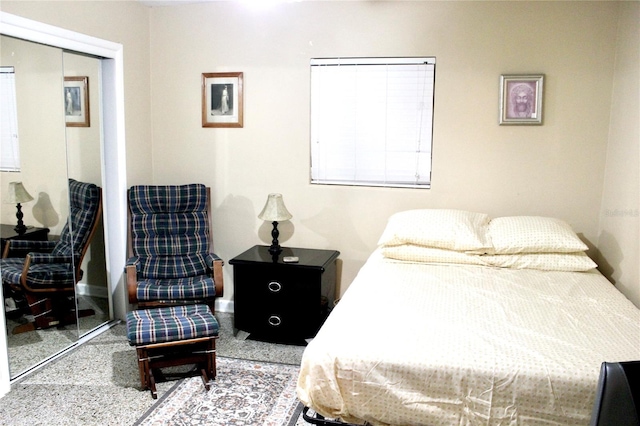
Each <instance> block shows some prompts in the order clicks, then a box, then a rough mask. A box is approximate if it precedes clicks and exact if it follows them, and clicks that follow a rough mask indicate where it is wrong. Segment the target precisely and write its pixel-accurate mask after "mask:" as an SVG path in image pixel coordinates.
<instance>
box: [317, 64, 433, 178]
mask: <svg viewBox="0 0 640 426" xmlns="http://www.w3.org/2000/svg"><path fill="white" fill-rule="evenodd" d="M434 79H435V58H335V59H312V60H311V182H312V183H318V184H337V185H363V186H392V187H411V188H429V187H430V185H431V137H432V133H433V132H432V124H433V91H434Z"/></svg>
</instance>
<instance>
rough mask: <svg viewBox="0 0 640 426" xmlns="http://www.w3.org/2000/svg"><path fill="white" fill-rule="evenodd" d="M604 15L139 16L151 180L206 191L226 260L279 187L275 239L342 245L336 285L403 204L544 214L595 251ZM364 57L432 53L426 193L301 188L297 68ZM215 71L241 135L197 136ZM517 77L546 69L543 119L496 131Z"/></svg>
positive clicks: (237, 9) (214, 12) (285, 11)
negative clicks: (231, 88) (233, 80)
mask: <svg viewBox="0 0 640 426" xmlns="http://www.w3.org/2000/svg"><path fill="white" fill-rule="evenodd" d="M617 8H618V5H617V4H616V3H610V2H602V3H598V2H595V3H593V2H589V3H586V2H568V3H562V2H531V3H529V2H302V3H288V4H283V5H280V6H277V7H273V8H270V9H263V10H259V11H258V10H256V11H251V10H248V9H247V8H246V7H245V6H243V5H240V4H236V3H229V2H214V3H207V4H196V5H183V6H179V7H158V8H153V9H152V10H151V37H150V40H151V69H152V75H153V82H152V87H151V89H152V98H151V99H152V101H151V103H152V105H153V113H152V129H153V158H154V162H153V168H154V170H153V174H154V180H155V181H156V182H159V183H172V182H173V183H185V182H190V181H202V182H204V183H206V184H207V185H210V186H212V187H213V189H214V191H213V198H214V200H213V204H214V206H215V210H216V214H215V224H214V228H215V231H216V233H217V235H216V242H217V251H218V252H219V254H220V255H221V256H222V257H223V258H224V259H229V258H231V257H233V256H235V255H237V254H238V253H240V252H242V251H243V250H245V249H247V248H248V247H250V246H252V245H253V244H257V243H265V244H266V243H268V242H269V241H270V239H269V235H268V228H269V226H268V225H266V224H263V223H261V221H259V220H258V219H257V217H256V216H257V215H258V213H259V212H260V210H261V208H262V206H263V203H264V201H265V199H266V196H267V194H268V193H269V192H281V193H282V194H283V196H284V200H285V202H286V204H287V207H288V209H289V210H290V211H291V213H292V214H293V219H292V220H291V222H290V223H283V224H282V225H281V226H280V228H281V237H282V238H281V240H282V241H281V242H284V244H285V245H289V246H299V247H300V246H301V247H314V248H332V249H337V250H340V251H341V253H342V255H341V258H342V259H343V261H344V267H343V275H342V280H343V289H344V288H345V287H346V286H347V284H348V283H349V282H351V280H352V279H353V277H354V276H355V274H356V272H357V270H358V269H359V268H360V267H361V265H362V264H363V262H364V261H365V260H366V258H367V256H368V255H369V254H370V253H371V251H372V250H373V249H374V248H375V245H376V241H377V238H378V236H379V235H380V233H381V231H382V229H383V227H384V225H385V222H386V219H387V217H388V216H389V215H390V214H392V213H393V212H396V211H399V210H404V209H410V208H419V207H447V208H462V209H469V210H474V211H482V212H487V213H489V214H491V215H493V216H502V215H512V214H535V215H548V216H557V217H561V218H563V219H565V220H567V221H568V222H569V223H571V225H573V226H574V228H575V229H576V230H577V232H579V233H580V234H582V236H583V237H584V238H585V239H586V240H587V242H589V244H591V245H594V244H595V242H596V240H597V237H598V220H599V219H598V218H599V214H600V200H601V197H602V191H603V181H604V168H605V157H606V148H607V136H608V131H609V112H610V106H611V105H610V98H611V90H612V81H613V61H614V58H615V52H616V50H615V42H616V25H617V19H618V14H617ZM345 17H357V19H347V20H345ZM345 22H348V25H346V24H345ZM367 55H371V56H400V55H408V56H412V55H413V56H418V55H433V56H436V58H437V69H436V88H435V93H436V95H435V96H436V101H435V119H434V122H435V124H434V145H433V153H434V154H433V155H434V158H433V186H432V189H430V190H410V189H384V188H356V187H327V186H312V185H310V184H309V183H308V182H309V146H308V145H309V59H310V58H314V57H327V56H367ZM222 71H242V72H244V83H245V111H244V122H245V125H244V128H242V129H209V128H207V129H203V128H202V127H201V123H200V107H201V104H200V95H201V92H200V79H201V73H203V72H222ZM529 72H540V73H544V74H545V75H546V80H545V85H546V90H545V92H546V93H545V104H544V125H543V126H498V124H497V122H498V108H499V105H498V98H499V78H500V74H503V73H529ZM336 96H338V100H339V94H336ZM227 278H230V270H229V268H228V267H227ZM231 282H232V281H231V280H230V279H228V281H227V283H228V284H230V283H231ZM227 288H228V289H230V286H227ZM230 293H231V292H230V291H228V292H227V293H226V296H225V297H229V296H230Z"/></svg>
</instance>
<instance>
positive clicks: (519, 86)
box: [500, 74, 544, 125]
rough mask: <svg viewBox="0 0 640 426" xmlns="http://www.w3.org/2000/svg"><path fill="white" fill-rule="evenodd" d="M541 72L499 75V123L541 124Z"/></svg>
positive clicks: (542, 76) (542, 77) (542, 79)
mask: <svg viewBox="0 0 640 426" xmlns="http://www.w3.org/2000/svg"><path fill="white" fill-rule="evenodd" d="M543 83H544V75H543V74H523V75H502V76H500V124H501V125H502V124H542V89H543Z"/></svg>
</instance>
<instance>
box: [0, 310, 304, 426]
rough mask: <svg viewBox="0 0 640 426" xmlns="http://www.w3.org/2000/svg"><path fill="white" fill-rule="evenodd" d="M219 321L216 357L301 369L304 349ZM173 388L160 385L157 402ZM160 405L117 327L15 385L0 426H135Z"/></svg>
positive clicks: (1, 406)
mask: <svg viewBox="0 0 640 426" xmlns="http://www.w3.org/2000/svg"><path fill="white" fill-rule="evenodd" d="M216 316H217V317H218V321H219V323H220V339H219V340H218V342H217V351H218V356H220V357H229V358H238V359H250V360H258V361H266V362H276V363H287V364H293V365H299V363H300V359H301V357H302V352H303V351H304V347H302V346H292V345H278V344H272V343H266V342H259V341H253V340H243V339H241V338H238V337H235V336H234V335H233V325H232V324H233V317H232V314H227V313H217V314H216ZM175 384H176V382H175V381H168V382H161V383H158V385H157V389H158V396H159V398H161V397H162V395H164V393H166V392H167V390H169V389H170V388H171V387H172V386H174V385H175ZM156 402H157V401H156V400H153V399H152V398H151V395H150V393H149V392H148V391H141V390H140V381H139V374H138V366H137V361H136V354H135V350H134V348H133V347H131V346H129V344H128V342H127V338H126V331H125V326H124V325H123V324H119V325H116V326H114V327H113V328H111V329H109V330H108V331H106V332H105V333H103V334H101V335H100V336H98V337H96V338H94V339H92V340H91V341H89V342H87V343H85V344H83V345H82V346H80V347H79V348H78V349H76V350H74V351H72V352H70V353H69V354H67V355H65V356H64V357H62V358H60V359H58V360H56V361H54V362H52V363H51V364H49V365H47V366H45V367H44V368H42V369H40V370H39V371H37V372H35V373H33V374H31V375H29V376H27V377H25V378H24V379H22V380H20V382H19V383H16V384H14V385H13V386H12V390H11V392H9V394H8V395H6V396H5V397H3V398H2V399H0V425H16V426H20V425H25V426H26V425H30V426H31V425H51V426H55V425H65V426H72V425H78V426H80V425H82V426H90V425H96V426H97V425H101V426H102V425H114V426H115V425H133V424H134V423H135V422H136V420H138V419H139V418H140V417H141V416H142V415H143V414H144V413H146V412H147V411H148V410H149V408H151V407H152V406H153V405H154V404H155V403H156ZM299 424H304V423H299Z"/></svg>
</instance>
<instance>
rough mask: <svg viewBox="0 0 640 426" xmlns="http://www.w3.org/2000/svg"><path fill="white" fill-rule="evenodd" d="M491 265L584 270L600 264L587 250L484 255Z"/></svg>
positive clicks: (571, 270)
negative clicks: (592, 258)
mask: <svg viewBox="0 0 640 426" xmlns="http://www.w3.org/2000/svg"><path fill="white" fill-rule="evenodd" d="M480 257H482V259H483V261H484V262H486V264H488V265H490V266H495V267H498V268H511V269H539V270H542V271H567V272H584V271H588V270H591V269H595V268H597V267H598V265H597V264H596V263H595V262H594V261H593V260H591V258H589V256H587V254H586V253H585V252H582V251H579V252H576V253H523V254H496V255H483V256H480Z"/></svg>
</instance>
